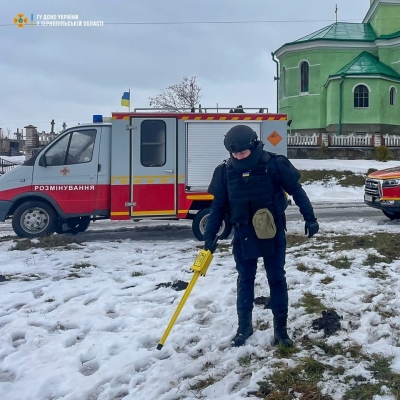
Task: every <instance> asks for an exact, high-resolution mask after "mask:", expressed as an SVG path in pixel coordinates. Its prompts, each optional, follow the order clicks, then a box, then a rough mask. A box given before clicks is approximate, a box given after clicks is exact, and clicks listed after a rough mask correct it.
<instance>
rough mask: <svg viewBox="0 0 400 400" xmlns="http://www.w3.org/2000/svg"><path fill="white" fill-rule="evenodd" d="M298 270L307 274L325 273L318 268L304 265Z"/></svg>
mask: <svg viewBox="0 0 400 400" xmlns="http://www.w3.org/2000/svg"><path fill="white" fill-rule="evenodd" d="M297 270H298V271H300V272H307V273H308V274H311V275H313V274H322V273H323V272H324V271H323V270H322V269H321V268H317V267H307V266H306V265H305V264H304V263H299V264H298V265H297Z"/></svg>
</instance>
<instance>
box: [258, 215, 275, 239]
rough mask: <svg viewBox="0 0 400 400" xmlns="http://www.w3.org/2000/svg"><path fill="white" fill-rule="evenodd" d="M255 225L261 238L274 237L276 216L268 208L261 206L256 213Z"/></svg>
mask: <svg viewBox="0 0 400 400" xmlns="http://www.w3.org/2000/svg"><path fill="white" fill-rule="evenodd" d="M253 226H254V230H255V231H256V235H257V237H258V238H259V239H272V238H273V237H274V236H275V234H276V226H275V221H274V217H273V216H272V214H271V212H270V211H269V210H268V208H260V209H259V210H258V211H257V212H256V213H255V214H254V217H253Z"/></svg>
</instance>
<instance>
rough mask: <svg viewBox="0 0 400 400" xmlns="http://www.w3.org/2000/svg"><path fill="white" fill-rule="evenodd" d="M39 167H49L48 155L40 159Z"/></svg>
mask: <svg viewBox="0 0 400 400" xmlns="http://www.w3.org/2000/svg"><path fill="white" fill-rule="evenodd" d="M39 165H40V166H41V167H45V168H46V167H47V161H46V154H43V155H42V157H40V160H39Z"/></svg>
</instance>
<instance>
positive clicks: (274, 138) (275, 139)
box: [267, 131, 282, 146]
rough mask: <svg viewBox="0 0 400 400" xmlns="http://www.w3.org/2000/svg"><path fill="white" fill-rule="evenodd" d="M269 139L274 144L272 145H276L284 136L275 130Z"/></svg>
mask: <svg viewBox="0 0 400 400" xmlns="http://www.w3.org/2000/svg"><path fill="white" fill-rule="evenodd" d="M267 140H268V141H269V142H270V143H271V144H272V146H276V145H277V144H278V143H279V142H280V141H281V140H282V136H281V135H280V134H279V133H278V132H276V131H273V132H272V133H271V134H270V135H269V136H268V137H267Z"/></svg>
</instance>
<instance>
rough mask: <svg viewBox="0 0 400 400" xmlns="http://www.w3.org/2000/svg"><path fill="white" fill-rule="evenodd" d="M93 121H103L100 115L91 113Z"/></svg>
mask: <svg viewBox="0 0 400 400" xmlns="http://www.w3.org/2000/svg"><path fill="white" fill-rule="evenodd" d="M93 122H103V116H102V115H93Z"/></svg>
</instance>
